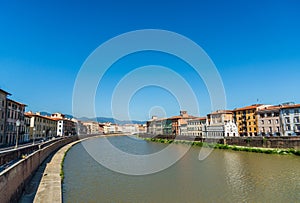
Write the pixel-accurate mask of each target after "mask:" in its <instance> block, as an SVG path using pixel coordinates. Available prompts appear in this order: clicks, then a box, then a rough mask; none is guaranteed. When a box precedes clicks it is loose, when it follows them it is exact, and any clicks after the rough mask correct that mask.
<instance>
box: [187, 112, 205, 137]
mask: <svg viewBox="0 0 300 203" xmlns="http://www.w3.org/2000/svg"><path fill="white" fill-rule="evenodd" d="M205 123H206V117H201V118H194V119H190V120H188V121H187V131H188V135H189V136H195V137H202V136H203V130H204V125H205Z"/></svg>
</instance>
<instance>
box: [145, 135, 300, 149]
mask: <svg viewBox="0 0 300 203" xmlns="http://www.w3.org/2000/svg"><path fill="white" fill-rule="evenodd" d="M140 137H145V138H158V139H170V140H173V139H177V140H188V141H200V142H207V143H219V144H228V145H236V146H248V147H262V148H283V149H290V148H291V149H297V150H299V149H300V136H289V137H228V138H222V139H219V138H216V139H212V138H200V137H192V136H172V135H157V136H154V135H147V134H143V135H140Z"/></svg>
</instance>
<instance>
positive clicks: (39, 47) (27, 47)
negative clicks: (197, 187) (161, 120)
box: [0, 0, 300, 120]
mask: <svg viewBox="0 0 300 203" xmlns="http://www.w3.org/2000/svg"><path fill="white" fill-rule="evenodd" d="M299 10H300V3H299V1H297V0H293V1H292V0H287V1H230V0H228V1H225V0H224V1H214V0H212V1H188V0H187V1H158V0H152V1H141V0H140V1H137V0H129V1H63V2H62V1H31V0H29V1H3V2H1V5H0V25H1V29H0V76H1V80H0V88H2V89H4V90H6V91H9V92H10V93H12V94H13V95H12V98H13V99H15V100H18V101H20V102H23V103H26V104H28V108H27V110H33V111H48V112H55V111H60V112H63V113H69V114H71V113H72V93H73V86H74V82H75V80H76V76H77V74H78V72H79V70H80V67H81V66H82V64H83V63H84V61H85V60H86V58H87V57H88V56H89V55H90V54H91V53H92V52H93V51H94V49H96V48H97V47H98V46H99V45H101V44H102V43H104V42H105V41H107V40H109V39H111V38H112V37H115V36H117V35H119V34H122V33H125V32H129V31H133V30H139V29H164V30H170V31H173V32H177V33H179V34H181V35H184V36H186V37H188V38H190V39H191V40H193V41H194V42H196V43H197V44H198V45H199V46H201V47H202V48H203V49H204V50H205V51H206V52H207V54H208V55H209V56H210V58H211V59H212V60H213V62H214V63H215V65H216V67H217V69H218V71H219V73H220V75H221V77H222V80H223V83H224V88H225V91H226V98H227V108H228V109H233V108H236V107H241V106H245V105H250V104H253V103H256V102H257V99H259V102H260V103H266V104H278V103H282V102H286V101H294V102H296V103H299V102H300V94H299V76H300V75H299V70H300V38H299V36H300V21H299V19H300V12H299ZM147 64H148V65H149V64H157V65H161V64H162V65H168V66H170V67H171V68H172V69H173V70H175V71H176V72H177V73H179V74H180V75H182V76H183V77H185V78H186V79H187V81H188V83H189V84H190V85H191V86H192V88H193V90H194V91H195V94H196V96H197V99H198V101H199V109H200V115H201V116H202V115H205V114H207V113H209V112H210V111H211V110H212V107H211V106H210V100H209V94H208V92H207V90H206V88H205V85H204V84H203V81H201V79H200V78H199V77H198V76H197V75H195V74H194V72H193V71H192V70H191V69H189V68H188V67H187V66H186V65H185V64H184V62H182V61H176V59H174V58H172V57H169V56H167V55H164V54H160V55H159V54H157V53H144V54H140V55H139V54H137V55H135V56H128V57H125V58H124V59H122V60H121V61H118V62H116V64H114V66H113V67H111V69H110V70H109V71H108V72H107V74H106V76H105V77H104V78H103V81H101V83H100V86H99V88H98V91H97V96H96V98H95V101H96V112H97V116H105V117H109V116H111V110H110V99H109V98H110V97H111V94H112V91H113V88H114V86H115V85H116V84H117V82H118V81H119V80H120V79H122V77H123V76H124V74H126V73H127V72H129V71H130V70H132V69H133V68H134V67H136V66H141V65H147ZM145 77H146V76H145ZM147 77H148V76H147ZM149 77H150V76H149ZM152 77H155V76H152ZM166 77H168V76H166ZM178 88H180V87H178ZM155 106H161V107H162V108H161V109H163V111H165V114H166V115H167V116H172V115H176V114H178V112H179V108H180V107H179V105H178V102H176V98H175V97H174V96H172V94H171V93H170V92H168V91H166V90H164V89H162V88H157V87H152V88H151V87H148V88H143V89H141V90H140V91H139V92H137V94H136V95H134V96H133V98H132V100H131V101H130V104H129V109H130V112H129V114H130V115H131V118H132V119H137V120H147V119H148V118H149V112H150V113H151V108H152V107H155ZM152 110H153V109H152ZM186 110H188V111H189V112H191V113H192V114H196V112H195V111H194V110H193V109H186ZM163 111H162V110H161V111H160V113H161V112H163ZM152 113H157V112H155V111H153V112H152ZM158 113H159V112H158ZM82 116H89V115H82ZM120 118H121V119H122V115H120Z"/></svg>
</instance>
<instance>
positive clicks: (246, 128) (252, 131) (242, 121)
mask: <svg viewBox="0 0 300 203" xmlns="http://www.w3.org/2000/svg"><path fill="white" fill-rule="evenodd" d="M261 106H262V104H254V105H251V106H246V107H242V108H237V109H234V110H233V112H234V119H235V122H236V125H237V127H238V132H239V134H240V136H250V137H251V136H257V134H258V122H257V120H258V119H257V116H256V111H257V110H258V109H259V107H261Z"/></svg>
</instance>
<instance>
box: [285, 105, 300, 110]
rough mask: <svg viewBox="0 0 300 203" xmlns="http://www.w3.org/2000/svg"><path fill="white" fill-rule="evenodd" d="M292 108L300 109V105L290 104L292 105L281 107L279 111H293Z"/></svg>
mask: <svg viewBox="0 0 300 203" xmlns="http://www.w3.org/2000/svg"><path fill="white" fill-rule="evenodd" d="M293 108H300V104H292V105H286V106H285V105H283V106H281V109H293Z"/></svg>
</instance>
